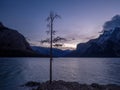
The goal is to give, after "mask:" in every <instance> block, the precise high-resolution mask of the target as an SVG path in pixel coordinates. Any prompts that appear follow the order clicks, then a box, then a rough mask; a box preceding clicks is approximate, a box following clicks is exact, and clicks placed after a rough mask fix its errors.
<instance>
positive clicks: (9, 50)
mask: <svg viewBox="0 0 120 90" xmlns="http://www.w3.org/2000/svg"><path fill="white" fill-rule="evenodd" d="M12 56H14V57H16V56H39V55H38V54H36V53H35V52H34V51H33V50H32V49H31V47H30V45H29V43H28V42H27V41H26V39H25V37H24V36H23V35H22V34H20V33H19V32H18V31H16V30H13V29H10V28H7V27H5V26H4V25H3V24H2V23H0V57H12Z"/></svg>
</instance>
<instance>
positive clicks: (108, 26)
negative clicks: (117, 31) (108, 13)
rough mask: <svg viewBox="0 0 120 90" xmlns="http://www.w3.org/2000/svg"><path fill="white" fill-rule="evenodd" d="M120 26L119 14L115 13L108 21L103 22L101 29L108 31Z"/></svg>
mask: <svg viewBox="0 0 120 90" xmlns="http://www.w3.org/2000/svg"><path fill="white" fill-rule="evenodd" d="M115 27H120V15H115V16H114V17H112V19H111V20H110V21H107V22H105V24H104V25H103V31H108V30H111V29H114V28H115Z"/></svg>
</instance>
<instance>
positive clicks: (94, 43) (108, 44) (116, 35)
mask: <svg viewBox="0 0 120 90" xmlns="http://www.w3.org/2000/svg"><path fill="white" fill-rule="evenodd" d="M67 56H71V57H120V28H119V27H116V28H115V29H111V30H108V31H104V32H103V33H102V34H101V35H100V36H99V37H98V38H96V39H92V40H89V41H88V42H86V43H80V44H78V45H77V48H76V50H74V51H72V52H71V53H70V54H68V55H67Z"/></svg>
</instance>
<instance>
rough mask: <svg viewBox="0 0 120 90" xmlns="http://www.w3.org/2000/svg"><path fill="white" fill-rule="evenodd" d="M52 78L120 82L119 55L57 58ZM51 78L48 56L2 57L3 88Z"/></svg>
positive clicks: (0, 82) (0, 81)
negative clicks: (114, 56) (115, 56)
mask: <svg viewBox="0 0 120 90" xmlns="http://www.w3.org/2000/svg"><path fill="white" fill-rule="evenodd" d="M53 79H54V80H65V81H76V82H79V83H87V84H91V83H100V84H108V83H109V84H110V83H111V84H119V85H120V58H54V60H53ZM47 80H49V59H48V58H0V90H24V88H22V89H21V87H19V86H20V85H21V84H24V83H25V82H27V81H39V82H43V81H47Z"/></svg>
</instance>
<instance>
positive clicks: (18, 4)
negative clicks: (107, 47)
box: [0, 0, 120, 48]
mask: <svg viewBox="0 0 120 90" xmlns="http://www.w3.org/2000/svg"><path fill="white" fill-rule="evenodd" d="M119 5H120V0H0V21H1V22H2V23H3V24H4V25H5V26H7V27H9V28H12V29H15V30H17V31H18V32H20V33H21V34H23V35H24V36H25V37H26V38H27V39H28V41H29V42H30V43H31V44H32V45H40V43H39V41H41V40H43V39H45V38H46V37H48V35H47V34H46V31H47V30H48V28H47V27H46V25H47V22H46V18H47V17H48V15H49V13H50V11H53V12H55V13H57V14H58V15H60V16H61V19H56V20H55V23H54V29H55V30H56V31H57V33H56V35H60V36H61V37H64V38H66V39H67V40H68V41H66V42H64V44H65V47H72V48H75V47H76V45H77V44H78V43H82V42H86V41H88V40H89V39H92V38H96V37H98V36H99V32H100V31H102V28H103V24H104V23H105V22H106V21H108V20H110V19H111V18H112V17H113V16H115V15H116V14H120V6H119Z"/></svg>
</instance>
